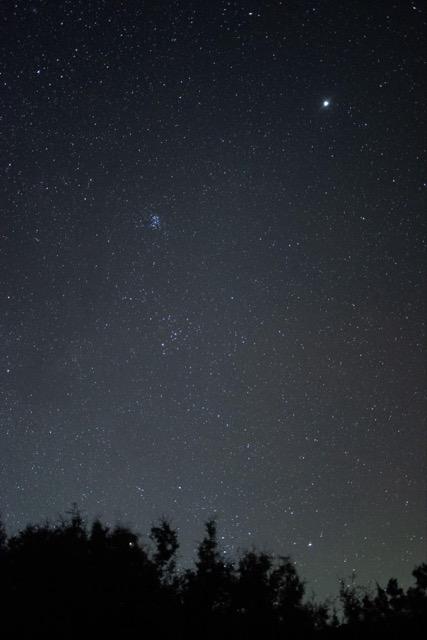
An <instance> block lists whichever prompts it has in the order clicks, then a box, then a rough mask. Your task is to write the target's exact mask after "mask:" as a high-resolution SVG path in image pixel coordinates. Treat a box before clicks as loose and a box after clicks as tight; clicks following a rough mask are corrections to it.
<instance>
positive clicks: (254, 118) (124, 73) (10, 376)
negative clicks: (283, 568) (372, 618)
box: [0, 0, 426, 595]
mask: <svg viewBox="0 0 427 640" xmlns="http://www.w3.org/2000/svg"><path fill="white" fill-rule="evenodd" d="M5 7H6V11H5V13H4V20H3V34H2V38H1V44H0V47H1V60H2V62H1V69H0V71H1V76H0V80H1V83H2V107H1V113H0V117H1V124H2V131H3V138H4V142H6V143H7V144H6V145H4V146H3V149H4V150H3V152H2V169H1V171H2V181H1V194H2V203H3V204H2V216H1V220H2V223H1V239H0V241H1V244H0V250H1V253H0V260H1V269H0V295H1V320H0V353H1V359H0V367H1V369H0V383H1V384H0V400H1V406H0V417H1V419H0V450H1V452H2V456H1V457H2V466H1V469H0V473H1V476H0V483H1V487H2V491H1V501H0V509H1V510H2V513H3V517H4V519H5V522H6V524H7V526H8V528H9V529H11V530H16V528H18V527H21V526H24V525H25V524H26V523H27V522H28V521H29V520H36V521H38V520H40V518H43V517H55V516H56V515H57V514H58V513H60V512H63V511H64V509H65V508H66V507H67V506H68V505H69V504H70V503H71V502H72V501H77V502H78V504H79V505H80V507H81V508H82V509H83V511H84V512H85V513H86V514H87V515H88V516H89V517H93V516H94V515H101V516H102V517H104V518H106V519H107V520H109V521H111V522H114V521H115V519H117V518H118V519H121V520H124V521H125V522H129V523H131V524H132V525H135V526H137V527H138V528H139V530H141V531H144V530H146V529H147V527H148V526H149V525H150V524H151V522H152V521H153V520H155V519H156V518H158V517H159V516H161V515H163V514H166V515H168V516H170V517H171V519H172V522H173V523H174V524H175V525H176V526H178V528H179V532H180V537H181V540H182V549H181V552H182V558H183V560H188V559H189V558H190V557H191V554H192V552H193V548H194V545H195V541H196V540H197V539H198V537H200V536H201V531H202V523H203V521H204V520H205V519H207V518H208V517H209V516H211V515H212V514H216V515H217V516H218V524H219V529H220V531H221V534H222V540H221V543H222V547H223V549H224V552H225V553H226V554H233V553H234V552H236V550H237V549H238V548H239V547H248V546H251V545H253V544H255V545H257V546H260V547H262V548H266V549H267V550H271V551H274V552H277V553H282V554H284V553H290V554H292V557H293V558H294V559H295V561H296V562H297V565H298V567H299V570H300V572H301V574H302V575H303V576H304V577H306V578H307V579H308V581H309V586H310V587H311V588H313V589H314V590H315V591H316V592H317V593H318V594H320V595H325V594H328V593H333V592H335V591H336V588H337V579H338V578H339V577H341V576H346V575H348V574H350V573H351V572H352V570H353V569H354V570H356V571H357V572H358V574H359V575H360V577H361V579H362V580H363V579H364V580H369V579H377V580H380V581H381V580H383V579H385V578H388V577H389V576H391V575H395V576H396V577H398V578H399V579H401V580H403V581H405V580H407V579H408V577H409V575H410V571H411V570H412V568H413V566H414V565H415V564H416V562H419V561H422V560H423V559H424V557H423V556H425V538H424V536H425V524H426V521H425V515H424V509H425V504H424V498H425V490H426V481H425V471H426V459H425V447H423V442H425V435H424V425H423V414H424V412H425V406H426V405H425V393H424V384H425V366H424V365H425V360H424V358H425V352H424V336H425V333H424V319H425V292H424V289H423V283H424V281H425V275H426V274H425V262H424V259H425V228H424V223H423V211H424V207H425V186H426V183H425V164H424V165H423V163H424V162H425V157H424V156H425V148H424V145H423V142H422V141H423V134H422V132H423V122H422V109H421V104H422V93H423V92H422V88H423V87H422V75H421V73H422V67H423V54H422V44H421V36H422V22H423V20H424V19H425V14H424V13H423V11H422V10H421V8H419V7H418V6H415V5H413V4H411V3H407V2H400V1H399V2H395V3H389V2H381V1H380V2H375V3H370V4H369V6H367V5H366V3H362V2H353V3H350V4H348V3H336V2H326V0H319V1H318V2H313V3H309V2H281V1H278V0H276V1H271V2H270V1H267V2H265V1H263V2H260V1H253V0H252V1H251V2H249V1H246V0H240V1H238V0H229V1H225V0H218V2H200V1H197V0H186V1H172V0H167V1H165V2H157V1H156V2H154V1H153V2H151V1H146V2H145V1H144V2H139V1H138V2H137V1H126V2H121V1H119V2H109V1H108V0H107V1H102V0H91V1H87V0H84V1H83V0H73V1H72V2H71V1H67V0H58V1H56V2H42V1H37V0H36V1H34V2H23V1H15V2H6V4H5Z"/></svg>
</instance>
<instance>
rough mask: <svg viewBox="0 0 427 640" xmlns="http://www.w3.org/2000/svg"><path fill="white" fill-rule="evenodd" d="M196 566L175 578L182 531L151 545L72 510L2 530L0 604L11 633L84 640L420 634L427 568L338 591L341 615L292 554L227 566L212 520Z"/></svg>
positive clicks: (425, 620)
mask: <svg viewBox="0 0 427 640" xmlns="http://www.w3.org/2000/svg"><path fill="white" fill-rule="evenodd" d="M205 528H206V531H205V536H204V538H203V539H202V541H201V542H200V544H199V546H198V549H197V557H196V561H195V565H194V567H193V568H191V569H187V570H185V571H184V570H178V569H177V561H176V555H177V551H178V549H179V543H178V537H177V533H176V531H175V530H174V529H173V528H172V527H171V525H170V524H169V523H168V522H167V521H166V520H165V519H162V520H160V522H159V524H158V525H156V526H153V527H152V528H151V531H150V535H149V537H150V539H151V541H152V543H154V549H153V550H150V548H149V547H148V546H147V547H146V546H145V545H143V544H142V543H141V541H140V538H139V536H138V535H137V534H136V533H135V532H133V531H132V530H131V529H129V528H127V527H123V526H121V525H117V526H115V527H113V528H109V527H107V526H105V525H104V524H103V523H102V522H101V521H100V520H95V521H94V522H93V523H92V525H91V526H90V527H88V526H87V524H86V522H85V521H84V518H83V517H82V515H81V513H80V512H79V510H78V509H77V507H76V506H75V505H74V506H73V508H72V509H71V511H69V512H68V513H67V514H66V517H65V518H61V519H60V520H59V521H58V522H56V523H54V524H51V523H49V522H46V523H42V524H40V525H28V526H27V527H25V528H24V529H23V530H22V531H20V532H19V533H17V534H16V535H14V536H12V537H10V538H8V537H7V535H6V531H5V529H4V527H3V525H2V524H1V522H0V575H1V582H0V602H1V605H2V623H3V628H4V629H5V630H6V629H7V630H9V629H10V630H13V631H12V632H11V633H9V635H10V637H39V636H40V635H42V636H43V637H44V638H65V639H67V640H68V638H70V639H71V638H74V639H75V638H80V637H82V636H83V635H87V634H89V635H91V636H93V637H97V638H98V637H103V636H110V635H113V636H116V637H118V638H134V637H137V636H138V635H139V636H140V637H142V638H166V639H169V638H170V639H171V640H172V639H174V640H175V639H176V640H184V639H185V640H187V639H190V640H191V639H193V638H197V639H200V638H207V639H211V638H233V639H234V638H239V639H242V640H245V639H249V638H266V639H275V640H276V639H277V640H279V639H283V640H285V639H288V638H300V637H301V638H338V639H339V638H343V639H356V638H387V639H391V640H393V639H396V640H397V639H398V638H399V639H401V638H404V637H408V638H424V637H425V633H426V631H427V564H422V565H420V566H418V567H416V568H415V569H414V571H413V577H414V579H415V584H414V585H413V586H411V587H410V588H409V589H407V590H406V591H405V590H404V589H403V588H402V587H400V586H399V584H398V582H397V580H396V579H394V578H392V579H390V580H389V581H388V583H387V585H386V586H385V587H382V586H381V585H376V587H375V589H374V590H371V591H369V590H367V589H365V588H362V587H359V586H357V585H356V584H355V581H354V580H353V581H352V582H351V584H350V585H345V584H344V583H342V584H341V589H340V598H341V604H342V607H341V610H342V619H341V621H340V620H339V618H338V616H337V614H336V613H335V612H334V611H330V608H329V607H328V606H327V605H326V604H314V603H311V602H307V601H305V600H304V583H303V582H302V580H301V579H300V577H299V576H298V573H297V570H296V567H295V564H294V563H293V562H292V561H291V559H290V558H288V557H279V558H275V557H273V556H272V555H269V554H266V553H263V552H259V551H257V550H255V549H252V550H250V551H246V552H245V553H243V554H241V555H240V557H239V558H238V559H237V561H236V562H231V561H229V560H226V559H225V558H224V554H223V552H222V551H221V549H220V548H219V545H218V536H217V526H216V522H215V521H214V520H209V521H208V522H207V523H206V525H205Z"/></svg>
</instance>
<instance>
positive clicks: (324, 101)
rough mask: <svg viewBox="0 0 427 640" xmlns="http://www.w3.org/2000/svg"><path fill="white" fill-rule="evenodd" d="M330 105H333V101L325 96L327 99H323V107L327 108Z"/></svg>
mask: <svg viewBox="0 0 427 640" xmlns="http://www.w3.org/2000/svg"><path fill="white" fill-rule="evenodd" d="M330 105H331V101H330V100H328V99H327V98H325V100H323V102H322V107H324V108H325V109H327V108H328V107H330Z"/></svg>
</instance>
